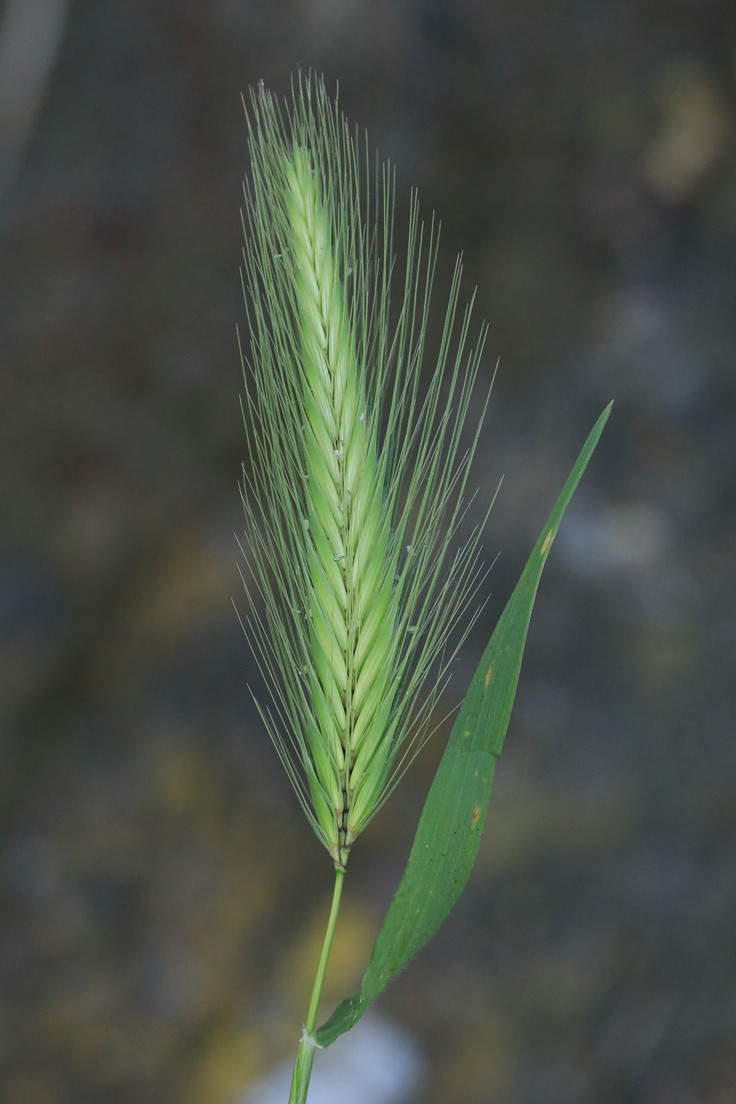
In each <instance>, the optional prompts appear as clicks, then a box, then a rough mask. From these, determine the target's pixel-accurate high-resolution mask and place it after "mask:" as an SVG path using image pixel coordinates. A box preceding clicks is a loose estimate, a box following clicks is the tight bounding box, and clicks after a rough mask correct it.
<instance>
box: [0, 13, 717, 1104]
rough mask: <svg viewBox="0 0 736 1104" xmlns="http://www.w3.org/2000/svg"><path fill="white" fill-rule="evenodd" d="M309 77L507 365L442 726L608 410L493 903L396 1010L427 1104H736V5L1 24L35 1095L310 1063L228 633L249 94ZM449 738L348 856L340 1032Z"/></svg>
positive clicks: (535, 673)
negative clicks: (411, 218)
mask: <svg viewBox="0 0 736 1104" xmlns="http://www.w3.org/2000/svg"><path fill="white" fill-rule="evenodd" d="M298 64H301V65H302V66H303V67H305V68H307V67H314V68H316V69H318V70H319V71H322V72H323V73H324V74H325V77H326V80H327V83H328V86H329V87H330V88H332V89H334V86H335V82H336V81H339V85H340V99H341V102H342V105H343V108H344V109H345V111H346V112H347V113H348V114H349V116H350V118H351V120H352V121H354V122H355V123H357V124H358V125H359V126H360V127H366V128H367V129H368V132H369V136H370V141H371V145H372V146H373V147H377V148H378V149H379V150H380V152H381V154H382V155H383V156H385V157H390V158H391V160H392V161H394V162H395V163H396V165H397V166H398V189H399V197H400V202H399V211H400V215H403V214H405V211H406V197H407V195H408V189H409V188H410V187H411V186H414V185H416V186H418V187H419V189H420V193H421V197H422V203H423V208H424V210H425V212H426V213H429V212H430V211H431V210H433V209H435V210H436V211H437V212H438V213H439V215H440V217H441V218H442V221H443V260H442V262H441V265H440V270H441V271H440V276H439V279H440V282H442V281H445V280H446V279H447V277H448V274H449V272H450V270H451V267H452V264H453V261H454V256H455V254H456V253H457V252H458V251H459V250H463V251H464V255H465V261H466V272H467V284H466V286H467V290H468V292H470V290H471V289H472V287H473V286H474V285H477V287H478V316H479V318H480V317H481V316H482V317H485V318H486V319H487V320H488V321H489V324H490V335H489V339H488V343H487V346H486V360H485V363H484V369H483V371H484V375H485V378H486V379H490V376H491V374H492V372H493V369H494V366H495V363H496V359H497V358H500V369H499V374H498V378H497V382H496V385H495V389H494V395H493V399H492V403H491V409H490V414H489V418H488V421H487V425H486V429H485V432H484V435H483V437H482V440H481V444H480V449H479V461H478V464H477V467H476V470H475V474H474V478H473V483H474V485H475V486H477V487H478V489H479V494H478V499H477V511H476V512H477V514H480V513H481V512H482V509H483V505H484V503H485V502H486V501H487V499H488V498H489V496H490V495H491V494H492V493H493V491H494V490H495V488H496V485H497V483H498V481H499V479H500V478H501V476H504V482H503V486H502V488H501V492H500V494H499V498H498V502H497V505H496V506H495V508H494V511H493V514H492V516H491V519H490V522H489V524H488V527H487V530H486V532H485V537H484V543H485V556H486V560H487V561H488V562H490V561H492V560H493V559H494V558H495V557H496V556H497V555H498V556H499V558H498V560H497V562H496V564H495V566H494V568H493V570H492V572H491V575H490V577H489V581H488V586H489V590H490V592H491V596H490V599H489V602H488V605H487V607H486V609H485V611H484V614H483V617H482V619H481V621H480V622H479V624H478V626H477V629H476V631H475V632H474V634H473V636H472V638H471V640H470V641H469V642H468V644H467V646H466V647H465V649H464V651H463V654H462V657H461V659H460V660H459V661H458V663H457V664H456V666H455V671H454V676H453V680H452V683H451V686H450V688H449V690H448V693H447V696H446V699H445V701H444V702H443V710H442V712H446V711H447V710H448V709H450V708H452V706H453V705H454V704H456V703H457V702H458V701H459V700H460V698H461V697H462V694H463V692H464V690H465V688H466V686H467V683H468V681H469V679H470V677H471V674H472V672H473V670H474V666H475V664H476V662H477V660H478V658H479V656H480V653H481V651H482V648H483V646H484V643H485V641H486V640H487V638H488V636H489V635H490V632H491V629H492V626H493V624H494V623H495V619H496V618H497V616H498V614H499V612H500V610H501V609H502V608H503V604H504V603H505V601H506V599H507V598H508V596H509V594H510V592H511V589H512V587H513V585H514V583H515V581H516V579H517V577H518V575H519V573H520V571H521V569H522V567H523V564H524V562H525V560H526V557H527V555H528V553H529V550H530V549H531V546H532V544H533V542H534V540H535V539H536V536H537V534H538V532H539V530H540V528H541V526H542V524H543V522H544V520H545V518H546V516H547V513H548V511H549V509H550V507H551V505H552V503H553V501H554V499H555V497H556V494H557V492H558V490H559V488H560V487H561V485H562V483H563V481H564V478H565V476H566V474H567V472H568V470H569V468H570V466H571V464H572V461H573V459H574V457H575V456H576V455H577V452H578V449H579V447H580V445H581V444H582V441H583V440H584V438H585V436H586V434H587V432H588V430H589V428H590V427H591V425H592V424H593V421H594V420H595V418H596V417H597V415H598V414H599V413H600V411H601V410H602V408H603V406H604V405H605V404H606V403H607V402H608V401H609V399H611V398H614V399H615V400H616V405H615V407H614V413H613V416H612V418H611V421H610V422H609V425H608V428H607V429H606V431H605V434H604V437H603V440H602V442H601V445H600V447H599V449H598V452H597V454H596V456H595V457H594V460H593V463H592V464H591V467H590V469H589V471H588V473H587V474H586V476H585V479H584V482H583V485H582V486H581V488H580V490H579V492H578V495H577V497H576V499H575V501H574V503H573V505H572V507H571V508H570V511H569V513H568V516H567V517H566V519H565V522H564V525H563V528H562V529H561V531H560V535H559V538H558V541H557V543H556V545H555V549H554V552H553V554H552V556H551V558H550V561H549V564H548V567H547V570H546V574H545V577H544V579H543V581H542V588H541V591H540V596H539V599H538V603H537V607H536V611H535V615H534V618H533V621H532V628H531V633H530V638H529V645H528V651H527V655H526V659H525V665H524V668H523V670H522V678H521V684H520V690H519V696H518V699H517V706H516V709H515V713H514V716H513V718H512V723H511V728H510V731H509V736H508V741H507V745H506V750H505V752H504V756H503V757H502V759H501V762H500V765H499V769H498V771H497V774H496V784H495V791H494V797H493V799H492V802H491V811H490V815H489V820H488V823H487V829H486V834H485V837H484V840H483V844H482V847H481V852H480V855H479V859H478V863H477V866H476V869H475V871H474V874H473V877H472V879H471V882H470V884H469V886H468V888H467V890H466V892H465V894H464V895H463V897H462V898H461V901H460V903H459V905H458V907H457V909H456V911H455V913H454V914H453V915H452V917H451V919H450V920H449V921H448V922H447V924H446V926H445V927H444V928H443V930H442V931H441V933H440V934H439V935H438V936H437V937H436V938H435V940H434V941H433V942H432V944H431V945H430V946H429V947H428V948H427V950H426V951H425V952H424V953H423V954H422V955H421V956H420V957H419V958H418V959H417V960H416V962H415V963H414V964H413V965H412V966H411V967H410V968H409V969H408V970H407V971H406V973H405V974H404V975H403V976H402V978H401V979H400V980H399V982H398V983H396V984H395V985H393V986H392V987H391V988H390V989H389V990H388V992H387V993H386V994H385V996H384V997H383V999H382V1001H381V1003H380V1014H381V1016H382V1017H384V1018H385V1020H386V1022H388V1023H392V1024H396V1025H401V1027H402V1028H403V1030H404V1031H405V1032H406V1033H408V1035H409V1036H410V1037H411V1039H412V1040H414V1045H415V1047H416V1048H417V1053H419V1054H421V1055H423V1058H422V1061H423V1068H424V1074H423V1080H422V1081H421V1084H420V1083H419V1082H417V1083H416V1084H415V1085H414V1087H413V1088H412V1087H410V1086H406V1087H405V1088H404V1089H403V1090H401V1091H403V1094H404V1095H403V1096H401V1097H400V1098H401V1099H402V1100H406V1101H409V1102H418V1101H419V1100H421V1101H422V1102H424V1104H446V1102H448V1101H459V1102H462V1104H465V1102H467V1104H706V1102H708V1104H710V1102H712V1104H733V1102H734V1101H736V1044H735V1043H734V1040H735V1039H736V998H735V997H734V994H735V993H736V800H735V799H734V784H735V783H736V741H735V740H734V728H735V727H736V726H735V724H734V717H735V716H736V710H734V681H735V680H734V674H735V671H734V668H735V666H736V664H735V663H734V654H735V652H736V618H735V616H734V615H735V608H734V597H735V594H734V592H735V590H736V583H735V582H734V573H733V570H732V564H733V559H734V552H736V494H735V479H736V432H735V430H736V420H735V417H734V414H735V409H734V408H735V406H736V403H735V399H736V364H735V353H736V249H735V246H736V7H735V6H734V5H733V3H732V0H520V2H515V3H510V2H504V0H493V2H491V0H483V2H481V0H453V2H450V0H407V2H405V3H391V2H389V0H291V2H289V0H273V2H271V3H266V2H264V0H209V2H205V0H157V2H151V0H104V2H103V0H5V2H4V4H2V5H0V189H1V195H0V205H1V214H0V219H1V222H0V284H1V286H2V295H1V296H0V350H1V351H0V358H1V359H0V519H1V529H0V533H1V537H0V540H1V548H0V660H1V662H0V759H1V764H0V767H1V769H0V798H1V801H2V813H1V817H2V831H1V838H0V843H1V848H2V851H1V855H0V908H1V910H2V923H1V925H0V1069H1V1070H2V1073H1V1075H0V1078H1V1081H2V1090H1V1095H2V1100H3V1102H4V1104H93V1102H100V1104H129V1102H133V1101H136V1102H137V1104H149V1102H150V1104H154V1102H155V1104H205V1102H206V1104H233V1102H237V1101H240V1100H242V1099H244V1098H245V1096H246V1095H247V1093H248V1087H249V1085H251V1084H252V1083H253V1082H254V1080H255V1079H257V1078H261V1077H263V1076H264V1075H266V1074H267V1073H268V1071H269V1070H270V1069H272V1068H273V1067H274V1066H276V1065H278V1063H279V1062H280V1061H282V1060H283V1059H289V1060H290V1059H291V1058H292V1056H293V1053H294V1048H295V1044H296V1040H297V1037H298V1034H299V1025H300V1024H301V1021H302V1018H303V1016H304V1014H305V1007H306V1000H307V992H308V988H309V986H310V984H311V978H312V976H313V970H314V964H315V959H316V955H317V950H318V945H319V940H320V938H321V932H322V926H323V922H324V917H325V910H326V907H327V904H328V901H329V895H330V892H331V880H332V879H331V870H330V865H329V861H328V860H327V858H326V856H325V854H324V853H323V852H322V850H321V849H320V847H319V846H318V844H317V843H316V841H315V840H314V838H313V837H312V835H311V833H310V832H309V830H308V828H307V827H306V824H305V822H304V820H303V817H302V814H301V812H300V810H299V807H298V805H297V802H296V800H295V798H294V796H293V794H292V792H291V790H290V788H289V785H288V782H287V781H286V778H285V776H284V774H283V771H282V770H281V767H280V765H279V763H278V760H277V757H276V755H275V753H274V752H273V750H272V748H271V746H270V745H269V743H268V740H267V737H266V736H265V734H264V732H263V729H262V727H261V725H260V723H259V720H258V716H257V714H256V712H255V709H254V707H253V705H252V703H251V697H250V693H249V690H248V684H251V685H252V686H253V688H254V689H255V690H256V691H258V688H259V685H260V684H259V681H258V678H257V674H256V671H255V670H254V664H253V662H252V659H251V657H250V655H249V652H248V649H247V646H246V643H245V641H244V639H243V637H242V633H241V630H240V627H239V625H238V622H237V618H236V615H235V613H234V611H233V608H232V599H233V598H234V599H235V601H236V602H237V603H239V605H240V608H241V609H242V608H243V602H242V601H241V598H240V584H239V578H238V574H237V549H236V542H235V536H234V534H236V533H237V532H238V531H239V530H240V529H241V527H242V522H241V512H240V506H239V500H238V489H237V483H238V479H239V474H240V464H241V460H242V459H243V457H244V455H245V450H244V442H243V431H242V424H241V419H240V413H239V408H238V401H239V394H240V391H241V387H242V380H241V373H240V365H239V359H238V352H237V342H236V332H235V331H236V325H241V327H242V324H243V311H242V307H241V293H240V283H239V274H238V270H239V254H240V246H241V230H240V222H239V205H240V201H241V191H240V188H241V179H242V176H243V174H244V172H245V171H246V169H247V152H246V144H245V127H244V122H243V113H242V106H241V101H240V96H241V93H247V90H248V88H249V86H251V85H253V84H254V83H255V82H256V81H257V80H259V79H261V78H262V79H264V80H265V81H266V82H267V84H269V85H270V86H271V87H273V88H274V89H275V90H277V91H280V92H284V93H285V92H287V91H288V87H289V80H290V73H291V71H292V70H293V69H294V67H296V66H297V65H298ZM474 509H475V507H474ZM448 728H449V726H448V725H447V724H445V725H444V727H443V730H442V731H441V732H440V733H439V734H438V735H437V736H436V737H435V739H434V741H433V742H432V743H431V745H430V746H429V747H428V748H427V749H426V752H425V754H423V756H422V757H421V759H420V760H419V761H417V763H415V764H414V767H413V769H412V771H411V772H410V774H409V776H408V778H407V779H406V781H405V782H404V783H403V784H402V787H401V788H400V789H399V790H398V791H397V793H396V794H395V796H394V798H393V799H392V801H391V802H390V803H389V805H388V806H387V807H386V808H385V810H384V812H383V813H382V815H381V816H380V817H379V819H378V820H376V821H375V822H374V824H373V825H372V827H371V829H370V830H369V831H368V832H367V833H366V834H365V836H364V837H363V838H362V839H361V841H360V845H359V847H357V848H356V849H355V851H354V854H353V856H352V859H351V870H350V876H349V878H348V880H347V887H346V899H345V905H344V914H343V918H342V922H341V926H340V932H339V936H338V942H337V946H336V949H335V956H334V963H333V966H334V968H333V970H332V974H331V978H330V982H329V990H330V999H337V998H339V997H341V996H344V995H346V994H347V993H348V992H351V991H353V988H354V987H355V986H356V985H357V983H358V981H359V978H360V974H361V972H362V967H363V966H364V964H365V962H366V960H367V957H368V954H369V951H370V947H371V945H372V940H373V938H374V936H375V933H376V931H377V928H378V925H379V923H380V919H381V916H382V915H383V912H384V910H385V908H386V906H387V904H388V902H389V900H390V898H391V894H392V892H393V890H394V888H395V886H396V884H397V882H398V879H399V877H400V874H401V871H402V869H403V864H404V862H405V859H406V855H407V853H408V850H409V846H410V843H411V838H412V835H413V831H414V828H415V825H416V822H417V819H418V815H419V811H420V809H421V804H422V801H423V798H424V795H425V793H426V791H427V788H428V786H429V783H430V780H431V777H432V773H433V770H434V768H435V766H436V764H437V762H438V760H439V756H440V754H441V750H442V747H443V744H444V739H445V738H446V734H447V732H448ZM319 1060H320V1059H319V1058H318V1060H317V1061H318V1063H319ZM343 1099H344V1100H349V1099H350V1091H349V1088H348V1089H346V1090H345V1091H344V1095H343ZM395 1099H397V1100H398V1099H399V1097H398V1096H397V1097H395Z"/></svg>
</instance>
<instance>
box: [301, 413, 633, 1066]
mask: <svg viewBox="0 0 736 1104" xmlns="http://www.w3.org/2000/svg"><path fill="white" fill-rule="evenodd" d="M611 406H612V404H609V405H608V406H607V407H606V409H605V410H604V411H603V413H602V414H601V416H600V417H599V419H598V421H597V422H596V424H595V426H594V427H593V429H592V430H591V432H590V434H589V436H588V439H587V440H586V442H585V444H584V446H583V448H582V450H581V452H580V455H579V456H578V458H577V460H576V462H575V465H574V466H573V469H572V471H571V472H570V475H569V476H568V479H567V481H566V483H565V486H564V487H563V489H562V492H561V494H560V496H559V498H558V499H557V502H556V503H555V506H554V509H553V510H552V513H551V514H550V516H549V518H548V520H547V523H546V525H545V526H544V528H543V529H542V532H541V534H540V536H539V539H538V541H537V543H536V545H535V546H534V549H533V551H532V554H531V556H530V557H529V560H528V561H527V564H526V567H525V568H524V571H523V573H522V575H521V578H520V579H519V582H518V583H517V585H516V588H515V589H514V592H513V594H512V595H511V598H510V599H509V601H508V603H507V605H506V608H505V609H504V612H503V613H502V615H501V617H500V619H499V621H498V624H497V626H496V628H495V630H494V633H493V635H492V637H491V640H490V643H489V644H488V647H487V648H486V651H485V652H484V654H483V657H482V659H481V661H480V664H479V666H478V669H477V671H476V673H475V675H474V677H473V680H472V682H471V685H470V689H469V690H468V693H467V696H466V698H465V701H464V702H463V705H462V707H461V709H460V712H459V713H458V716H457V719H456V721H455V724H454V726H453V729H452V732H451V734H450V739H449V741H448V744H447V748H446V750H445V753H444V755H443V757H442V760H441V762H440V765H439V767H438V769H437V773H436V775H435V778H434V781H433V783H432V786H431V788H430V791H429V794H428V796H427V800H426V802H425V804H424V809H423V810H422V815H421V818H420V821H419V826H418V828H417V832H416V835H415V837H414V843H413V845H412V849H411V853H410V855H409V860H408V862H407V865H406V870H405V871H404V875H403V878H402V880H401V883H400V885H399V888H398V889H397V891H396V894H395V896H394V899H393V901H392V902H391V905H390V907H389V910H388V913H387V914H386V918H385V920H384V923H383V926H382V928H381V931H380V932H379V934H378V938H377V940H376V943H375V946H374V948H373V953H372V955H371V960H370V963H369V965H368V969H367V970H366V973H365V975H364V977H363V983H362V986H361V989H360V992H359V993H358V994H356V995H355V996H354V997H351V998H349V999H348V1000H346V1001H343V1002H342V1003H341V1004H340V1005H339V1006H338V1008H337V1009H336V1010H335V1012H334V1013H333V1014H332V1016H331V1017H330V1018H329V1020H327V1022H326V1023H325V1024H323V1025H322V1027H321V1028H320V1029H319V1031H318V1032H317V1042H318V1044H319V1045H320V1046H329V1044H330V1043H332V1042H334V1041H335V1039H337V1038H338V1037H339V1036H340V1035H342V1034H343V1033H344V1032H345V1031H348V1030H349V1029H350V1028H351V1027H353V1025H354V1024H355V1023H357V1021H358V1020H359V1019H360V1017H361V1016H362V1015H363V1013H364V1012H365V1010H366V1008H367V1007H368V1006H369V1005H370V1004H371V1003H372V1002H373V1001H374V1000H375V999H376V997H378V996H379V994H380V993H381V992H382V991H383V989H384V988H385V987H386V985H387V984H388V983H389V982H390V981H391V980H392V978H394V977H395V976H396V975H397V974H398V973H399V972H400V971H401V970H402V969H403V968H404V966H406V964H407V963H408V962H409V961H410V960H411V959H412V958H413V957H414V956H415V955H416V954H417V953H418V952H419V951H420V950H421V949H422V947H423V946H424V945H425V944H426V943H427V942H428V940H429V939H430V938H431V937H432V936H433V935H434V934H435V932H436V931H437V929H438V928H439V927H440V925H441V924H442V922H443V921H444V920H445V918H446V917H447V916H448V914H449V913H450V911H451V910H452V908H453V906H454V905H455V903H456V901H457V899H458V897H459V896H460V893H461V892H462V890H463V888H464V886H465V883H466V882H467V880H468V877H469V876H470V871H471V869H472V867H473V863H474V862H475V858H476V855H477V852H478V846H479V844H480V837H481V832H482V829H483V824H484V822H485V817H486V812H487V809H488V803H489V800H490V793H491V786H492V783H493V774H494V768H495V765H496V760H497V759H498V756H499V755H500V753H501V749H502V747H503V742H504V738H505V736H506V729H507V727H508V723H509V718H510V716H511V710H512V707H513V702H514V697H515V695H516V687H517V684H518V679H519V672H520V669H521V661H522V656H523V653H524V646H525V644H526V636H527V630H528V628H529V622H530V619H531V613H532V608H533V606H534V600H535V598H536V594H537V589H538V586H539V580H540V578H541V575H542V570H543V568H544V564H545V562H546V559H547V556H548V554H549V550H550V548H551V546H552V543H553V541H554V538H555V536H556V534H557V530H558V528H559V525H560V522H561V520H562V516H563V514H564V512H565V510H566V509H567V506H568V504H569V502H570V500H571V498H572V496H573V494H574V492H575V490H576V488H577V486H578V483H579V482H580V479H581V477H582V475H583V472H584V471H585V468H586V467H587V465H588V462H589V460H590V458H591V456H592V454H593V451H594V450H595V447H596V445H597V444H598V441H599V439H600V436H601V433H602V432H603V428H604V426H605V424H606V422H607V421H608V418H609V416H610V413H611Z"/></svg>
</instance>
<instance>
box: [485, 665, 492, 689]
mask: <svg viewBox="0 0 736 1104" xmlns="http://www.w3.org/2000/svg"><path fill="white" fill-rule="evenodd" d="M492 678H493V664H491V666H490V667H489V668H488V670H487V671H486V680H485V681H486V690H487V689H488V683H489V682H490V681H491V679H492Z"/></svg>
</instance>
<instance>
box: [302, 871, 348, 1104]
mask: <svg viewBox="0 0 736 1104" xmlns="http://www.w3.org/2000/svg"><path fill="white" fill-rule="evenodd" d="M344 880H345V870H344V868H342V867H336V868H335V887H334V889H333V891H332V905H331V906H330V915H329V917H328V918H327V928H326V929H325V938H324V941H323V943H322V952H321V954H320V956H319V963H318V964H317V973H316V974H315V977H314V985H313V986H312V996H311V998H310V1000H309V1009H308V1011H307V1018H306V1021H305V1023H304V1030H303V1032H302V1037H301V1040H300V1042H299V1049H298V1050H297V1052H296V1061H295V1063H294V1076H293V1078H292V1081H291V1092H290V1093H289V1104H304V1102H305V1101H306V1099H307V1092H308V1091H309V1081H310V1078H311V1076H312V1063H313V1061H314V1051H315V1049H316V1047H317V1043H316V1042H315V1039H314V1031H315V1028H316V1026H317V1012H318V1011H319V1002H320V998H321V996H322V987H323V986H324V983H325V974H326V973H327V963H328V961H329V958H330V951H331V949H332V940H333V938H334V935H335V927H336V925H337V914H338V912H339V911H340V898H341V896H342V884H343V882H344Z"/></svg>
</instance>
